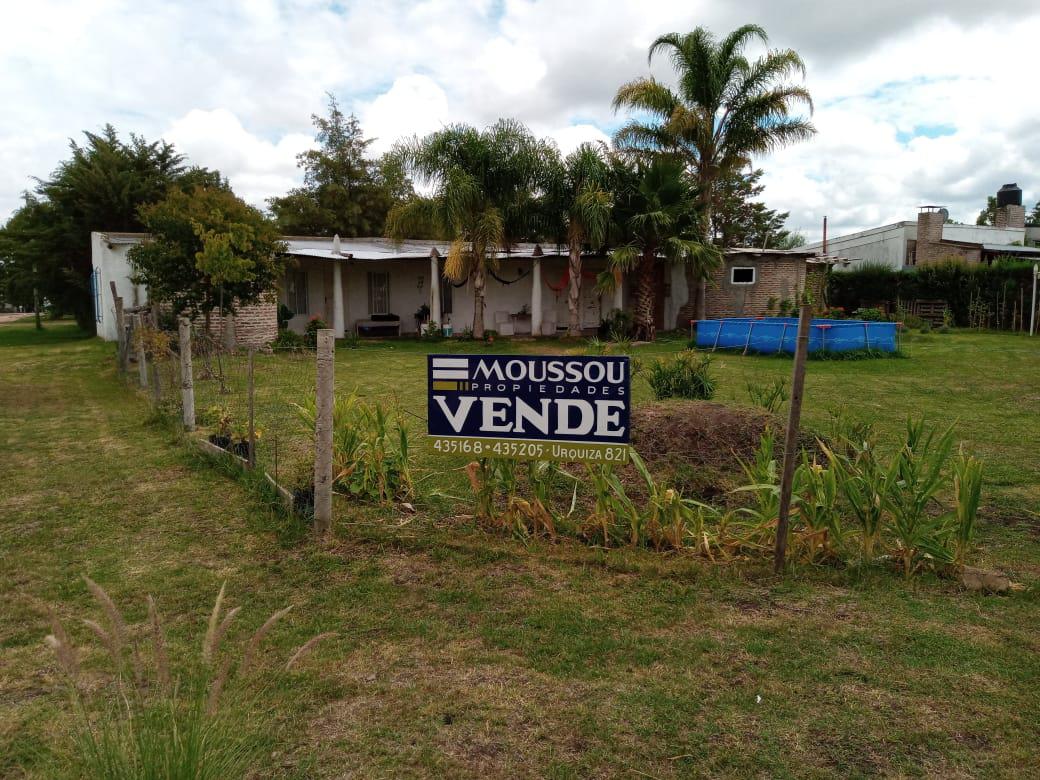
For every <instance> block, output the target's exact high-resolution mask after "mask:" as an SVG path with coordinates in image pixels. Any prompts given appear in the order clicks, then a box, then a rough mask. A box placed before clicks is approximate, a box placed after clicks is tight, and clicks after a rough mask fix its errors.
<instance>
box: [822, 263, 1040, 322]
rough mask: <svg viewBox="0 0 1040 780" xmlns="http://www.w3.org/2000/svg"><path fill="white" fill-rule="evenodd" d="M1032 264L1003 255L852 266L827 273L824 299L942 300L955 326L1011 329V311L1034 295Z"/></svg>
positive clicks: (853, 302) (849, 305)
mask: <svg viewBox="0 0 1040 780" xmlns="http://www.w3.org/2000/svg"><path fill="white" fill-rule="evenodd" d="M1032 284H1033V263H1032V262H1031V261H1027V260H1017V259H1011V258H1004V259H998V260H996V261H995V262H994V263H993V265H981V264H979V265H974V264H973V265H968V264H966V263H963V262H955V261H948V262H945V263H941V264H937V265H926V266H920V267H918V268H911V269H906V270H899V271H897V270H895V269H893V268H889V267H888V266H884V265H880V264H871V263H865V264H863V265H861V266H859V267H858V268H856V269H854V270H851V271H835V272H833V273H831V274H830V278H829V281H828V285H827V299H828V302H829V304H830V305H831V306H840V307H842V308H843V309H845V311H849V312H851V311H855V310H856V309H858V308H860V307H863V306H875V305H877V304H879V303H886V304H887V305H888V306H889V308H890V309H892V310H894V309H895V308H896V307H897V306H899V305H902V306H903V307H905V308H907V309H909V308H910V306H911V303H912V302H913V301H915V300H943V301H946V305H947V306H948V307H949V309H950V312H951V313H952V315H953V319H954V322H955V323H956V324H957V325H965V326H968V325H971V326H979V325H980V324H981V325H983V326H985V327H995V328H1011V327H1012V323H1011V318H1012V314H1013V313H1014V312H1016V311H1020V310H1021V306H1022V304H1023V302H1024V307H1025V310H1026V312H1027V314H1026V316H1025V317H1024V320H1025V323H1026V327H1028V322H1029V317H1028V309H1029V303H1030V298H1031V296H1032Z"/></svg>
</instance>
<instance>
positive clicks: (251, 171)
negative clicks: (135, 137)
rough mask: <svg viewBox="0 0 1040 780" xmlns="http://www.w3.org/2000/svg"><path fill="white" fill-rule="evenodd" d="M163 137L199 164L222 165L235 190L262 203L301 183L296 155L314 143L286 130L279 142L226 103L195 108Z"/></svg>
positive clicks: (299, 134)
mask: <svg viewBox="0 0 1040 780" xmlns="http://www.w3.org/2000/svg"><path fill="white" fill-rule="evenodd" d="M163 138H165V139H166V140H167V141H169V142H170V143H172V144H173V145H174V146H176V147H177V149H179V150H180V151H181V152H182V153H183V154H185V155H186V156H187V158H188V160H190V161H191V162H192V163H193V164H195V165H202V166H205V167H207V168H215V169H217V170H219V171H220V172H221V173H222V174H223V175H224V176H226V177H227V178H228V179H229V181H230V182H231V186H232V188H233V189H234V190H235V192H237V193H238V194H239V195H241V196H242V197H243V198H245V199H246V200H247V201H250V202H251V203H255V204H256V205H259V206H262V205H263V201H264V199H265V198H267V197H269V196H271V195H276V194H281V193H284V192H285V191H286V190H288V189H289V188H290V187H293V186H295V184H296V183H297V181H298V179H299V173H298V170H297V166H296V156H297V155H298V154H299V153H300V152H303V151H305V150H306V149H308V148H310V147H311V146H313V143H314V140H313V138H312V137H311V136H310V135H306V134H303V133H289V134H286V135H284V136H282V137H281V138H280V139H279V140H278V142H277V143H271V142H270V141H265V140H263V139H261V138H258V137H257V136H255V135H253V134H252V133H250V132H249V131H248V130H246V129H245V128H244V127H243V126H242V123H241V122H240V121H239V119H238V117H237V116H235V115H234V114H233V113H231V112H230V111H228V110H227V109H225V108H218V109H214V110H213V111H201V110H199V109H193V110H191V111H189V112H188V113H187V114H185V115H184V116H183V117H181V118H180V119H178V120H176V121H175V122H174V123H173V124H172V125H171V126H170V128H169V130H167V131H166V132H164V133H163Z"/></svg>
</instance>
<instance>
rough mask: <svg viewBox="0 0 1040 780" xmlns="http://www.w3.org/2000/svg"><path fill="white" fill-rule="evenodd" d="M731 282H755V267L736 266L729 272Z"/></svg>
mask: <svg viewBox="0 0 1040 780" xmlns="http://www.w3.org/2000/svg"><path fill="white" fill-rule="evenodd" d="M729 281H730V284H754V283H755V269H754V268H751V267H735V268H733V269H731V270H730V272H729Z"/></svg>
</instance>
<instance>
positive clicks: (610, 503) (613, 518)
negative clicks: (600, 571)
mask: <svg viewBox="0 0 1040 780" xmlns="http://www.w3.org/2000/svg"><path fill="white" fill-rule="evenodd" d="M585 468H586V470H587V472H588V475H589V487H590V488H591V489H592V497H593V510H592V514H591V515H589V517H588V518H587V519H586V522H585V525H584V527H583V529H582V531H581V533H582V535H583V536H584V537H585V538H587V539H595V538H596V535H597V534H598V535H599V537H600V539H601V540H602V542H603V546H604V547H609V546H610V545H611V543H612V542H614V541H620V540H621V539H623V538H624V535H623V533H622V531H621V529H622V528H623V527H624V526H627V529H625V531H626V532H627V536H628V538H629V539H636V540H638V539H641V538H642V532H643V531H642V525H643V518H642V515H641V514H640V513H639V511H638V510H637V509H636V507H635V504H633V503H632V499H631V498H629V496H628V493H627V492H626V491H625V486H624V485H622V484H621V480H620V479H618V476H617V474H615V473H614V466H613V464H611V463H589V464H586V466H585Z"/></svg>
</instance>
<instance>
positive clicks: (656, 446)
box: [631, 401, 815, 498]
mask: <svg viewBox="0 0 1040 780" xmlns="http://www.w3.org/2000/svg"><path fill="white" fill-rule="evenodd" d="M631 423H632V446H634V447H635V449H636V451H637V452H638V453H639V454H640V456H642V458H643V460H645V461H646V463H647V465H648V466H649V467H650V469H651V471H652V472H654V473H655V474H658V475H661V476H664V477H666V478H669V479H670V480H671V481H673V482H674V484H675V485H676V486H677V487H679V488H681V489H682V491H683V493H684V494H686V495H689V496H700V497H702V498H714V497H716V496H719V495H721V494H724V493H726V492H727V491H729V490H732V489H733V488H735V487H738V486H739V485H741V484H744V483H745V482H747V480H746V478H745V477H744V472H743V470H742V469H741V467H740V460H743V461H745V462H747V461H751V460H752V459H753V458H754V456H755V450H757V449H758V446H759V442H760V441H761V439H762V434H763V433H765V431H766V430H767V429H769V430H772V431H773V433H774V436H775V439H776V444H775V450H774V452H775V455H776V458H777V460H778V461H779V460H781V459H782V458H783V446H784V443H783V442H784V421H783V420H781V419H780V418H779V417H777V416H775V415H772V414H770V413H769V412H767V411H765V410H763V409H753V408H747V407H740V406H726V405H725V404H719V403H714V402H711V401H668V402H666V403H655V404H646V405H643V406H637V407H635V408H633V410H632V420H631ZM800 439H801V441H800V444H801V446H802V447H803V448H805V449H807V450H809V451H812V450H814V449H815V441H814V439H813V438H812V436H810V435H805V434H803V435H802V436H801V437H800Z"/></svg>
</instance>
